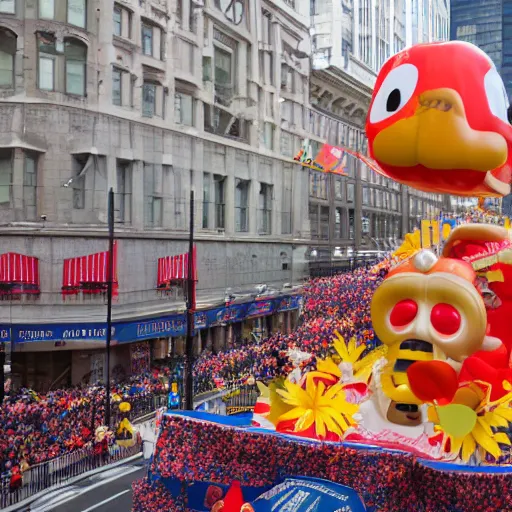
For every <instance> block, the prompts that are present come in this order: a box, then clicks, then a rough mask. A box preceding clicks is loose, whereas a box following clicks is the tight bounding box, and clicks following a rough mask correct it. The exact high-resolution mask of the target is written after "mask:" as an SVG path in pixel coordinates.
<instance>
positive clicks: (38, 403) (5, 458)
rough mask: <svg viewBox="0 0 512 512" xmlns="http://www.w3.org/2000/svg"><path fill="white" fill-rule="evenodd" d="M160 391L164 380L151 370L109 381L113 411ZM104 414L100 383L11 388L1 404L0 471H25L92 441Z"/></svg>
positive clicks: (1, 472)
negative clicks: (38, 390)
mask: <svg viewBox="0 0 512 512" xmlns="http://www.w3.org/2000/svg"><path fill="white" fill-rule="evenodd" d="M164 392H165V389H164V382H163V380H162V379H160V378H158V377H157V376H155V375H153V374H145V375H139V376H137V377H135V378H132V379H130V380H129V381H127V382H126V383H124V384H112V388H111V393H112V395H111V396H112V406H113V410H115V404H116V403H119V402H120V401H121V400H123V401H129V402H132V404H136V403H137V402H138V401H140V400H144V399H147V398H149V397H152V396H154V395H155V394H159V393H164ZM104 418H105V388H104V387H103V386H87V387H82V388H78V387H77V388H72V389H59V390H55V391H50V392H48V393H46V394H37V393H35V392H34V391H32V390H28V389H22V390H19V391H17V392H11V393H9V394H8V395H7V396H6V398H5V399H4V402H3V404H2V406H1V407H0V475H2V474H5V473H8V474H12V473H16V472H19V471H20V470H21V472H23V471H25V470H26V469H28V468H29V467H31V466H34V465H35V464H40V463H42V462H46V461H48V460H50V459H53V458H55V457H58V456H60V455H63V454H65V453H69V452H71V451H73V450H76V449H79V448H83V447H84V446H87V445H90V444H91V443H93V442H94V434H95V429H96V428H97V427H99V426H102V425H104Z"/></svg>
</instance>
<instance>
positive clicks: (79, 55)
mask: <svg viewBox="0 0 512 512" xmlns="http://www.w3.org/2000/svg"><path fill="white" fill-rule="evenodd" d="M64 58H65V59H66V92H67V93H68V94H76V95H77V96H85V90H86V87H85V80H86V73H85V69H86V63H87V46H86V45H85V44H84V43H82V42H80V41H77V40H76V39H66V40H65V41H64Z"/></svg>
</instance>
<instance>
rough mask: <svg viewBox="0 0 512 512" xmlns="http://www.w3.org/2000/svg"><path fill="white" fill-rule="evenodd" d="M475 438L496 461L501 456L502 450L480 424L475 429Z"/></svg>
mask: <svg viewBox="0 0 512 512" xmlns="http://www.w3.org/2000/svg"><path fill="white" fill-rule="evenodd" d="M472 434H473V437H474V438H475V441H476V442H477V443H478V444H479V445H480V446H481V447H482V448H483V449H484V450H485V451H486V452H487V453H490V454H491V455H492V456H493V457H494V458H495V459H498V458H499V457H500V456H501V448H500V447H499V445H498V443H497V442H496V441H495V440H494V439H492V437H489V436H488V435H487V434H486V433H485V431H484V429H483V428H482V427H481V426H480V424H479V423H477V424H476V425H475V428H474V429H473V432H472Z"/></svg>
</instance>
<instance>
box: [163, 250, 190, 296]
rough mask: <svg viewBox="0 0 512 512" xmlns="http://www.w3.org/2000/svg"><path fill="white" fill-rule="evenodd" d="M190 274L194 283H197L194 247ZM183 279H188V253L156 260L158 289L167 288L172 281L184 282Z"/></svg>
mask: <svg viewBox="0 0 512 512" xmlns="http://www.w3.org/2000/svg"><path fill="white" fill-rule="evenodd" d="M192 272H193V277H194V281H197V257H196V247H195V246H194V250H193V252H192ZM185 279H188V253H185V254H178V255H176V256H166V257H165V258H158V275H157V287H158V288H167V287H169V286H170V283H171V282H172V281H184V280H185Z"/></svg>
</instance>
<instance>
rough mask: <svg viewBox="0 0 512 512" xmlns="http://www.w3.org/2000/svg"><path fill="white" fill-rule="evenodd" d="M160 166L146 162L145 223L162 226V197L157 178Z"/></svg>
mask: <svg viewBox="0 0 512 512" xmlns="http://www.w3.org/2000/svg"><path fill="white" fill-rule="evenodd" d="M157 169H159V167H158V166H156V165H154V164H144V207H145V208H144V225H145V226H148V227H154V228H155V227H162V197H161V194H160V193H159V188H160V187H158V180H157V177H158V176H157V174H156V173H157Z"/></svg>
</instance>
